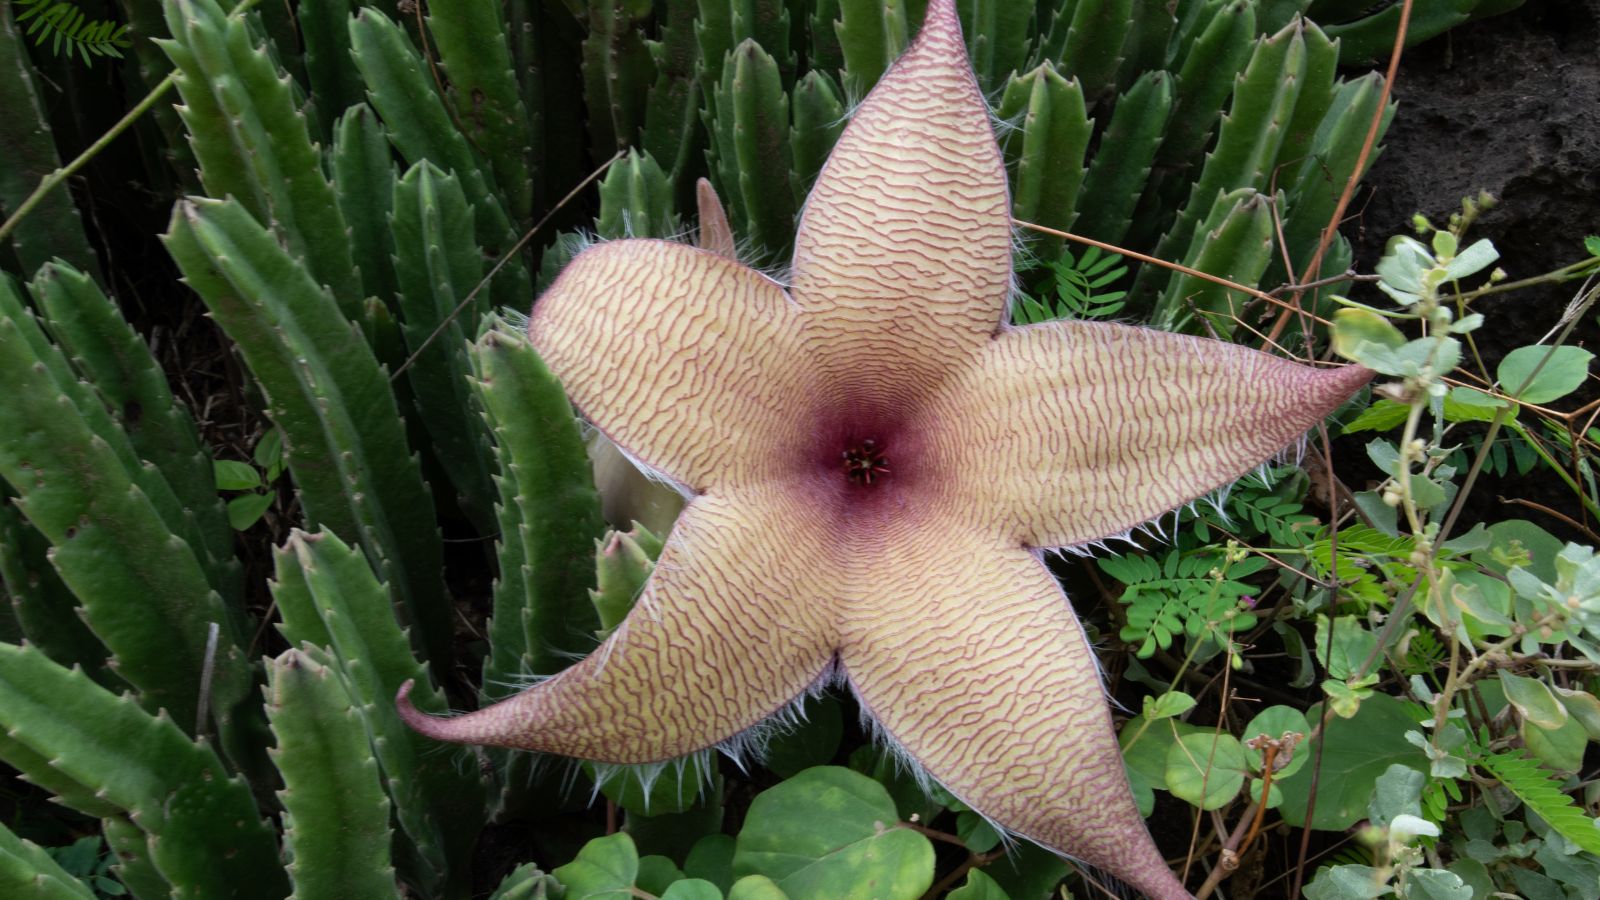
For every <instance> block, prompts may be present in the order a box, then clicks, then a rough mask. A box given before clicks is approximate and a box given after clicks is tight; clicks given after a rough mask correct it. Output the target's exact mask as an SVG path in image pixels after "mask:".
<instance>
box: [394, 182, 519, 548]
mask: <svg viewBox="0 0 1600 900" xmlns="http://www.w3.org/2000/svg"><path fill="white" fill-rule="evenodd" d="M393 208H394V213H393V215H392V217H391V219H390V222H389V228H390V232H391V234H392V236H393V240H394V251H395V255H394V269H395V275H396V278H397V280H398V283H399V288H400V293H399V297H398V299H399V304H400V319H401V331H402V333H403V334H404V336H405V341H406V348H407V350H408V351H409V358H410V359H411V361H412V362H411V367H410V368H409V369H407V370H406V383H407V384H409V385H410V387H411V394H412V397H413V398H414V400H415V402H416V409H417V412H418V414H419V417H420V418H421V420H422V422H423V424H424V425H425V426H426V427H427V430H428V434H429V435H430V436H431V437H432V439H433V449H434V456H435V457H436V458H437V459H438V461H439V463H440V465H441V467H442V468H443V469H444V471H445V474H446V475H447V476H448V477H449V479H450V483H451V484H453V485H454V486H455V495H456V499H457V500H458V502H459V504H460V506H461V509H462V511H463V512H464V513H466V516H467V518H468V519H469V520H471V521H472V524H473V525H474V527H476V528H477V530H478V533H480V534H492V533H493V532H494V530H495V525H494V494H495V491H494V483H493V480H492V476H491V475H490V471H491V469H492V468H493V462H492V460H491V456H492V451H491V450H490V447H489V435H488V432H487V431H486V430H485V429H484V427H483V420H482V419H481V417H480V416H479V413H478V410H477V408H476V405H477V404H476V400H475V398H474V397H473V396H472V387H471V384H470V383H469V380H470V376H471V372H470V365H469V363H468V361H467V356H466V353H465V352H463V348H464V347H466V346H467V344H468V343H470V342H471V340H472V337H473V332H472V329H474V328H475V327H476V326H477V324H478V320H479V319H480V318H481V317H482V316H483V315H484V314H485V313H486V312H488V310H489V306H490V303H489V297H488V294H487V292H480V293H478V294H477V295H476V296H475V297H474V295H473V291H475V290H477V287H478V282H479V281H480V280H481V279H482V277H483V270H484V254H483V251H482V250H480V249H479V247H478V244H477V241H476V238H475V229H474V227H473V222H472V211H471V208H470V207H469V206H468V205H467V199H466V196H465V195H464V194H463V193H462V190H461V182H460V181H459V179H457V178H455V177H454V176H453V175H449V174H446V173H445V172H442V171H440V170H439V169H438V168H437V167H436V166H434V165H433V164H432V163H430V162H427V161H423V162H420V163H417V164H416V165H415V166H412V167H411V169H410V171H408V172H406V174H405V175H404V177H402V178H401V179H400V180H399V181H398V182H397V183H396V184H395V186H394V204H393ZM469 299H471V300H472V302H468V301H469ZM463 304H465V305H464V306H463Z"/></svg>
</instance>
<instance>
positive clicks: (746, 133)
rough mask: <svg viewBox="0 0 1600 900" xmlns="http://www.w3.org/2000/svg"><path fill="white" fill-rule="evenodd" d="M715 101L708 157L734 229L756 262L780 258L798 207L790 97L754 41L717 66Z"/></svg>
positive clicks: (791, 239)
mask: <svg viewBox="0 0 1600 900" xmlns="http://www.w3.org/2000/svg"><path fill="white" fill-rule="evenodd" d="M715 100H716V114H715V116H714V118H713V119H712V123H711V130H712V150H711V151H710V152H708V153H707V156H708V158H709V159H710V161H711V171H712V176H713V180H714V181H715V182H716V183H717V188H718V192H719V193H720V194H721V195H722V196H723V198H724V199H725V200H726V201H727V203H728V212H729V213H730V214H731V219H732V223H733V232H734V234H735V235H737V236H739V237H740V238H741V239H743V240H745V241H748V242H749V247H750V253H751V256H752V258H753V259H754V260H755V261H757V262H759V263H761V264H769V265H770V264H773V263H777V262H780V261H782V260H783V259H784V258H786V257H787V255H788V252H789V246H790V245H791V244H792V243H793V242H794V220H795V214H796V212H797V206H796V202H795V192H794V189H793V188H792V187H790V186H789V179H790V177H791V173H792V172H793V170H794V163H793V153H792V151H791V150H790V147H789V97H788V95H787V94H785V93H784V91H783V83H782V77H781V75H780V73H779V71H778V66H777V63H776V62H775V61H774V60H773V58H772V57H771V56H770V55H768V53H767V52H766V51H765V50H763V49H762V48H761V46H760V45H758V44H756V43H755V41H753V40H746V41H744V42H743V43H741V44H740V45H739V46H738V47H735V48H734V49H733V51H732V52H731V53H730V54H729V56H728V58H727V60H726V62H725V64H724V65H723V70H722V83H721V84H719V85H718V86H717V90H716V98H715Z"/></svg>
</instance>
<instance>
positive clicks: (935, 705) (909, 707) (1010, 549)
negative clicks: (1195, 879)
mask: <svg viewBox="0 0 1600 900" xmlns="http://www.w3.org/2000/svg"><path fill="white" fill-rule="evenodd" d="M873 586H874V588H876V589H878V591H879V592H877V593H874V594H873V595H872V596H871V597H870V598H867V597H863V598H861V602H859V603H856V604H852V605H851V607H850V609H851V610H852V612H851V613H849V614H848V615H849V618H848V619H847V620H846V623H845V643H844V646H843V648H842V650H841V652H840V664H841V668H842V669H843V671H844V673H845V676H846V677H847V678H848V680H849V682H850V684H851V685H852V686H853V687H854V688H855V691H856V693H857V695H858V696H859V697H860V698H861V702H862V704H863V705H864V706H865V707H866V708H867V709H868V710H869V711H870V712H871V714H872V716H873V718H874V719H875V720H876V721H877V722H878V723H879V724H880V725H881V726H882V727H883V728H884V729H885V730H886V731H887V732H888V733H889V734H890V735H891V736H892V737H893V738H894V739H895V740H896V741H897V742H898V743H899V744H900V745H901V746H902V747H904V748H905V750H906V751H907V752H909V753H910V754H911V756H913V757H915V758H916V759H917V760H918V761H919V762H920V763H921V764H922V765H923V766H924V767H925V768H926V769H927V771H928V774H930V775H932V776H933V777H934V778H936V779H938V780H939V782H940V783H941V784H943V785H945V786H946V787H947V788H949V789H950V790H951V791H952V792H953V793H955V794H956V795H957V796H958V797H960V798H961V799H962V801H963V802H965V803H966V804H967V805H968V806H971V807H972V808H974V809H976V810H979V811H980V812H982V813H983V814H984V815H986V816H988V817H990V818H991V819H993V820H995V821H997V822H1000V823H1001V824H1003V825H1004V826H1005V827H1007V828H1009V829H1012V830H1014V831H1016V832H1018V833H1020V834H1022V835H1024V836H1026V837H1028V838H1031V839H1033V840H1035V841H1038V842H1039V843H1041V844H1044V845H1045V846H1047V847H1050V848H1052V849H1054V850H1056V851H1058V852H1063V853H1066V854H1069V855H1071V856H1073V857H1075V858H1077V859H1080V860H1084V861H1086V862H1088V863H1091V864H1093V865H1097V866H1102V867H1105V868H1108V869H1112V870H1114V871H1116V872H1117V873H1118V874H1119V875H1121V876H1122V877H1124V878H1126V879H1129V880H1130V881H1133V882H1134V883H1135V884H1137V885H1138V886H1139V887H1141V888H1143V889H1144V890H1145V891H1147V892H1149V893H1151V894H1152V895H1156V896H1171V895H1173V892H1174V891H1176V895H1177V896H1182V895H1183V890H1182V888H1181V887H1180V886H1178V885H1177V884H1176V882H1175V881H1174V880H1173V878H1172V875H1171V873H1170V872H1169V871H1168V870H1167V868H1166V867H1165V866H1164V865H1163V864H1162V862H1161V859H1160V857H1159V856H1156V855H1155V854H1153V853H1151V852H1150V851H1149V845H1148V839H1147V838H1146V837H1145V830H1144V823H1143V821H1142V820H1141V819H1140V818H1139V815H1138V812H1137V809H1136V808H1135V806H1134V803H1133V798H1132V795H1131V793H1130V792H1129V789H1128V782H1127V779H1126V777H1125V776H1124V774H1123V771H1122V765H1121V756H1120V754H1119V753H1118V752H1117V742H1116V737H1115V735H1114V733H1113V732H1112V728H1111V716H1110V713H1109V712H1108V710H1107V708H1106V700H1105V695H1104V694H1103V693H1102V691H1101V687H1100V676H1099V673H1098V672H1097V671H1096V669H1095V664H1094V656H1093V652H1092V651H1091V649H1090V647H1089V644H1088V641H1087V640H1086V639H1085V638H1084V634H1083V629H1082V628H1081V627H1080V626H1079V624H1078V620H1077V618H1076V617H1075V616H1074V615H1073V613H1072V609H1071V607H1070V606H1069V605H1068V603H1067V598H1066V597H1065V596H1064V595H1063V594H1062V592H1061V588H1060V587H1059V586H1057V584H1056V581H1055V579H1054V578H1053V577H1051V575H1050V573H1049V572H1048V571H1047V570H1046V569H1045V567H1044V565H1043V564H1042V563H1041V562H1040V561H1039V559H1038V558H1037V557H1036V556H1035V555H1034V553H1032V552H1030V551H1028V550H1025V549H1023V548H1021V547H1018V546H1015V545H1012V546H1005V545H1003V544H1002V543H1001V542H1000V541H999V540H996V539H993V538H991V537H989V536H979V535H975V534H960V533H955V534H951V533H941V534H927V535H923V536H922V538H921V539H920V540H918V541H917V542H915V543H910V544H907V545H904V546H902V547H901V548H898V549H897V551H896V552H894V553H891V554H889V555H887V556H886V557H884V558H883V559H881V560H880V571H879V574H878V577H877V579H876V580H875V582H874V585H873Z"/></svg>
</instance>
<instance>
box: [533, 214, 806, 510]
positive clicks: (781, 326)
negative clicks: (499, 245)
mask: <svg viewBox="0 0 1600 900" xmlns="http://www.w3.org/2000/svg"><path fill="white" fill-rule="evenodd" d="M797 318H798V317H797V314H796V310H795V308H794V306H793V304H791V303H790V302H789V299H788V297H787V296H786V295H785V294H784V292H783V289H782V288H780V287H779V286H778V285H777V284H776V283H775V282H773V281H772V280H771V279H769V278H767V277H765V276H763V275H762V274H760V273H759V272H756V271H755V270H754V269H750V268H748V267H746V266H743V265H740V264H739V263H737V262H735V261H733V260H731V259H727V258H726V257H723V256H720V255H718V254H715V253H710V252H706V251H704V250H698V249H695V248H693V247H689V246H686V245H683V244H674V243H669V242H667V241H646V240H629V241H612V242H610V243H605V244H600V245H598V246H596V247H592V248H590V249H588V250H586V251H584V252H583V253H581V254H579V255H578V257H577V258H576V259H574V260H573V261H572V262H571V263H570V264H568V266H567V268H566V269H565V270H564V271H563V272H562V273H561V277H560V278H558V279H556V282H555V284H553V285H551V286H550V289H549V290H548V291H546V292H545V293H544V296H542V297H540V298H539V302H538V303H537V304H536V305H535V306H534V308H533V317H532V320H531V321H530V323H529V325H528V334H529V336H530V337H531V338H532V340H533V345H534V347H535V348H537V349H538V351H539V353H540V355H541V356H543V357H544V360H545V363H546V364H548V365H549V366H550V370H551V371H552V372H554V373H555V374H556V376H557V377H559V378H560V379H561V383H562V384H563V385H564V386H565V387H566V390H567V394H568V395H569V396H570V397H571V398H572V400H573V402H574V403H576V404H577V406H578V408H579V409H580V410H582V411H583V413H584V414H585V415H586V416H588V417H589V418H590V420H591V421H593V422H594V423H595V425H596V426H598V427H599V428H600V430H601V431H603V432H605V433H606V435H607V436H608V437H610V438H611V439H612V440H613V441H615V442H616V443H617V445H618V446H619V447H621V448H622V449H623V451H625V452H626V453H628V454H630V455H632V456H633V457H634V458H635V459H638V460H640V461H642V462H643V463H645V464H646V465H648V466H650V467H651V468H654V469H657V470H659V471H661V472H663V473H665V474H666V475H668V476H670V477H671V478H673V479H675V480H677V481H678V482H679V483H682V484H685V485H687V486H688V487H690V488H692V489H694V490H696V491H704V490H707V489H709V488H712V487H713V486H731V485H735V484H740V483H748V482H750V481H754V480H757V479H760V478H763V477H767V476H770V475H772V474H773V473H774V472H775V471H776V470H777V469H778V468H779V467H780V466H781V463H780V462H779V461H778V460H777V459H776V458H775V456H774V454H773V453H772V452H770V451H771V448H772V447H775V446H792V445H794V444H795V443H796V441H797V439H798V435H799V434H800V433H802V432H803V423H800V422H798V421H797V420H796V417H795V416H794V415H793V412H792V410H791V406H792V404H793V398H794V397H796V396H805V395H806V394H807V393H808V391H807V390H806V387H805V385H806V383H807V380H808V378H809V377H810V375H811V371H810V364H809V362H808V359H807V355H806V353H805V351H804V350H803V348H802V347H801V345H800V337H799V327H798V321H797Z"/></svg>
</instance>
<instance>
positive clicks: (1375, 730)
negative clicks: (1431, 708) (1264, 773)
mask: <svg viewBox="0 0 1600 900" xmlns="http://www.w3.org/2000/svg"><path fill="white" fill-rule="evenodd" d="M1321 715H1322V713H1321V707H1320V706H1313V707H1312V708H1311V709H1310V710H1309V711H1308V712H1307V714H1306V719H1307V720H1308V721H1312V722H1316V721H1320V719H1321ZM1422 715H1423V710H1422V709H1421V707H1418V706H1417V705H1416V704H1412V703H1407V702H1406V701H1404V700H1400V699H1397V698H1394V697H1390V696H1387V695H1384V694H1376V695H1374V696H1371V697H1368V698H1367V699H1366V700H1364V701H1363V702H1362V703H1361V707H1360V709H1358V710H1357V711H1356V714H1355V715H1354V716H1353V717H1351V718H1349V719H1341V718H1337V717H1334V718H1330V719H1329V720H1328V722H1327V726H1326V728H1325V729H1324V731H1323V737H1322V740H1323V741H1324V744H1323V748H1322V766H1321V769H1320V771H1321V776H1320V777H1319V778H1318V779H1317V808H1316V813H1315V815H1314V817H1313V819H1312V822H1311V827H1313V828H1316V829H1319V830H1325V831H1339V830H1342V829H1345V828H1349V827H1350V826H1351V825H1354V824H1355V823H1356V822H1358V821H1360V820H1361V819H1363V818H1365V817H1366V815H1367V804H1368V802H1369V801H1370V800H1371V799H1372V794H1373V790H1374V785H1375V784H1376V782H1377V780H1378V777H1379V776H1381V775H1382V774H1383V773H1384V772H1386V771H1388V769H1389V767H1390V766H1391V765H1394V764H1395V763H1399V764H1401V765H1404V766H1409V767H1411V768H1414V769H1416V770H1418V771H1421V772H1425V771H1427V770H1428V758H1427V756H1426V755H1425V754H1424V753H1423V752H1422V751H1421V750H1420V749H1418V748H1416V747H1413V746H1412V745H1411V744H1410V743H1409V742H1407V741H1406V739H1405V732H1406V731H1408V730H1412V729H1415V728H1416V727H1417V722H1418V721H1419V720H1420V719H1421V717H1422ZM1303 752H1305V753H1314V752H1316V748H1315V746H1314V745H1308V746H1306V747H1304V748H1303ZM1311 770H1312V767H1311V766H1307V767H1306V768H1304V769H1301V770H1300V771H1299V772H1296V773H1295V774H1294V775H1291V776H1289V777H1287V778H1283V779H1281V780H1278V781H1275V782H1274V784H1276V785H1277V786H1278V787H1280V788H1282V789H1283V806H1282V807H1280V808H1279V811H1280V812H1281V813H1282V814H1283V817H1284V819H1285V820H1286V821H1288V822H1289V824H1291V825H1294V826H1296V827H1300V826H1302V825H1304V824H1305V815H1306V806H1307V803H1308V799H1309V794H1310V786H1311Z"/></svg>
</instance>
